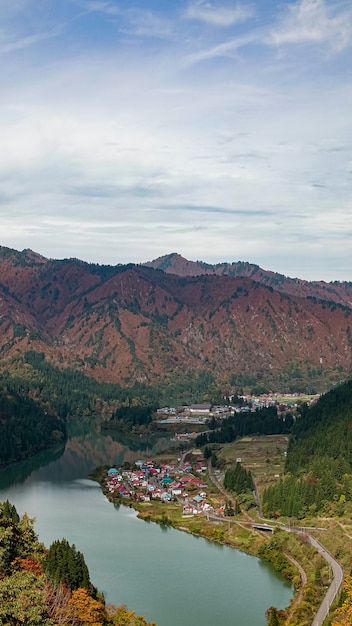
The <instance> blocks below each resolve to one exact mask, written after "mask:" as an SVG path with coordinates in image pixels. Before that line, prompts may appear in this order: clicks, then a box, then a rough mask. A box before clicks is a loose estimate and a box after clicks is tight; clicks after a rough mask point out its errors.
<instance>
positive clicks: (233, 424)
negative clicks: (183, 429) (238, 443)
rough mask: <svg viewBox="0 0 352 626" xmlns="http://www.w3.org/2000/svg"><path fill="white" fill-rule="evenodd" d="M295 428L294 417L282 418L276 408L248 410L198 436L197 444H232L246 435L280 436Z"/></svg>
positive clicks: (287, 415) (288, 414)
mask: <svg viewBox="0 0 352 626" xmlns="http://www.w3.org/2000/svg"><path fill="white" fill-rule="evenodd" d="M292 426H293V417H292V415H291V414H290V413H287V414H286V415H285V416H284V417H281V416H279V415H278V413H277V408H276V406H270V407H267V408H265V407H264V408H262V409H257V410H256V411H255V412H254V413H252V412H251V411H249V410H248V412H244V413H236V414H235V415H232V416H230V417H228V418H227V419H226V420H223V421H222V422H221V423H220V424H219V427H218V428H214V429H213V430H212V432H208V433H202V434H200V435H198V437H197V439H196V444H197V445H198V446H206V445H208V444H212V443H231V442H232V441H235V439H237V438H238V437H244V436H245V435H254V434H258V435H279V434H282V433H286V434H288V433H290V432H291V429H292Z"/></svg>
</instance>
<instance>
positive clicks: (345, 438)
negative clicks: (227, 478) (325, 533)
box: [263, 381, 352, 518]
mask: <svg viewBox="0 0 352 626" xmlns="http://www.w3.org/2000/svg"><path fill="white" fill-rule="evenodd" d="M351 424H352V382H351V381H348V382H346V383H344V384H342V385H339V386H337V387H336V388H333V389H331V390H330V391H329V392H328V393H326V394H324V395H323V396H321V397H320V399H319V400H318V402H317V403H316V404H315V405H314V406H312V407H310V408H308V407H307V406H306V405H304V406H303V407H302V408H301V411H300V415H298V417H297V420H296V422H295V424H294V426H293V429H292V433H291V437H290V442H289V446H288V450H287V460H286V467H285V474H286V476H285V477H284V478H283V479H280V481H279V482H278V483H277V484H276V485H274V486H271V487H269V488H268V489H267V490H266V491H265V493H264V497H263V510H264V511H265V514H267V515H272V516H275V515H276V514H280V515H287V516H289V517H298V518H303V517H304V516H308V515H309V514H310V515H313V514H316V513H319V514H320V515H321V514H324V515H328V516H334V515H338V516H342V515H346V516H348V517H350V516H351V513H352V430H351Z"/></svg>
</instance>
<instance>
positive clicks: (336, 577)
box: [208, 463, 343, 626]
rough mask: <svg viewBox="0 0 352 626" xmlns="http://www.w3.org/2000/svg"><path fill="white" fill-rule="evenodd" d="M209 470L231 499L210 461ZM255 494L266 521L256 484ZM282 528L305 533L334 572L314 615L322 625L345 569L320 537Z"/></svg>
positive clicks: (222, 490)
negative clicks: (319, 539)
mask: <svg viewBox="0 0 352 626" xmlns="http://www.w3.org/2000/svg"><path fill="white" fill-rule="evenodd" d="M208 470H209V471H208V474H209V478H210V480H212V481H213V483H215V485H216V486H217V487H218V489H219V490H220V491H221V493H223V494H224V495H225V496H226V497H227V498H229V499H231V496H229V494H228V493H227V492H226V490H225V489H224V487H223V485H221V483H220V482H219V481H218V480H217V479H216V478H215V476H214V473H213V471H212V467H211V465H210V463H209V464H208ZM254 496H255V499H256V501H257V505H258V516H259V519H263V521H264V522H266V520H264V518H262V510H261V503H260V498H259V494H258V490H257V487H256V485H255V488H254ZM209 517H210V516H209ZM211 517H212V518H213V521H214V522H215V521H220V518H218V517H217V516H211ZM215 518H216V519H215ZM223 521H224V520H223ZM229 521H230V520H229ZM231 521H232V520H231ZM237 523H239V522H237ZM252 525H253V526H254V527H255V524H252ZM264 525H265V526H266V528H267V529H269V528H271V529H272V530H274V529H275V528H277V526H274V525H271V524H267V523H265V524H264ZM280 528H282V529H283V530H286V531H287V532H294V533H297V534H298V535H303V534H304V536H305V537H306V538H307V539H308V541H309V543H310V544H311V545H312V546H313V547H314V548H315V549H316V550H317V551H318V552H319V554H321V555H322V556H323V557H324V559H325V560H326V561H327V562H328V563H329V566H330V568H331V572H332V583H331V584H330V587H329V588H328V590H327V592H326V594H325V596H324V599H323V601H322V603H321V605H320V607H319V609H318V611H317V612H316V614H315V616H314V619H313V622H312V626H322V624H323V622H324V619H325V618H326V616H327V615H328V613H329V610H330V607H331V605H332V603H333V601H334V600H335V598H336V596H337V594H338V593H339V591H340V588H341V585H342V581H343V569H342V567H341V565H340V563H338V561H336V559H334V557H333V556H332V554H330V552H328V551H327V550H326V548H324V546H323V545H322V544H321V543H320V541H318V539H316V538H315V537H313V536H312V535H310V534H309V533H307V532H306V530H305V529H300V528H293V527H290V526H285V525H282V526H280Z"/></svg>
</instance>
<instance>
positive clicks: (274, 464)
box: [218, 435, 288, 492]
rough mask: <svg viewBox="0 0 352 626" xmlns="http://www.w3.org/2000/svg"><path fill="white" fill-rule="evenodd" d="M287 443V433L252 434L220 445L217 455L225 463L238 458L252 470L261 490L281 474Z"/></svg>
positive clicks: (233, 461) (232, 461)
mask: <svg viewBox="0 0 352 626" xmlns="http://www.w3.org/2000/svg"><path fill="white" fill-rule="evenodd" d="M287 444H288V437H287V435H266V436H260V435H253V436H251V437H243V438H242V439H239V440H237V441H235V442H233V443H230V444H226V445H224V446H222V449H221V451H220V452H219V454H218V457H219V459H223V460H224V461H225V462H226V463H235V462H236V461H237V460H239V459H240V462H241V463H242V465H243V466H244V467H245V468H246V469H248V470H250V471H251V472H252V475H253V477H254V479H255V481H256V484H257V488H258V490H259V492H261V491H262V490H263V489H264V487H267V486H268V485H270V484H272V483H273V482H275V481H276V480H277V479H278V478H279V477H280V476H282V474H283V472H284V466H285V460H286V450H287Z"/></svg>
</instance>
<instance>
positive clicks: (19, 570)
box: [0, 501, 155, 626]
mask: <svg viewBox="0 0 352 626" xmlns="http://www.w3.org/2000/svg"><path fill="white" fill-rule="evenodd" d="M66 624H67V625H68V624H69V625H70V626H89V624H91V625H92V626H114V625H115V626H117V625H118V626H122V625H125V626H155V624H152V623H150V624H149V625H148V624H147V622H146V621H145V619H144V618H143V617H141V616H137V615H135V613H134V612H133V611H129V610H128V609H127V608H126V607H124V606H121V607H118V608H117V607H114V606H111V605H106V603H105V600H104V597H103V596H102V595H101V594H99V593H98V592H97V590H96V589H95V587H94V586H93V585H92V584H91V582H90V579H89V572H88V568H87V566H86V564H85V561H84V557H83V555H82V554H81V553H80V552H78V551H77V550H76V548H75V546H71V545H70V544H69V543H68V542H67V541H66V540H65V539H63V540H62V541H55V542H54V543H53V544H52V545H51V546H50V548H49V550H47V549H46V548H45V547H44V546H43V545H42V544H41V543H39V541H38V538H37V535H36V533H35V531H34V527H33V520H31V519H29V518H28V517H27V516H26V515H24V516H23V517H22V518H20V516H19V515H18V513H17V511H16V509H15V507H14V506H13V505H12V504H11V503H10V502H8V501H6V502H0V626H29V625H30V626H64V625H66Z"/></svg>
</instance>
